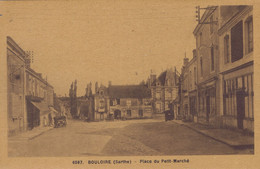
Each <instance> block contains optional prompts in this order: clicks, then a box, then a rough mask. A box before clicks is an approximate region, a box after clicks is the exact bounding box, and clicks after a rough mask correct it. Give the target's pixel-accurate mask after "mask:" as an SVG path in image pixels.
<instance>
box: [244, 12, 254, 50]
mask: <svg viewBox="0 0 260 169" xmlns="http://www.w3.org/2000/svg"><path fill="white" fill-rule="evenodd" d="M245 25H246V45H247V46H246V47H247V53H250V52H252V51H253V18H252V16H250V17H249V18H248V19H247V20H246V23H245Z"/></svg>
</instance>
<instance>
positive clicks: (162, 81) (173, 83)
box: [148, 69, 179, 113]
mask: <svg viewBox="0 0 260 169" xmlns="http://www.w3.org/2000/svg"><path fill="white" fill-rule="evenodd" d="M178 81H179V75H178V74H177V72H176V69H175V71H173V70H172V69H167V70H166V71H164V72H162V73H161V74H160V75H159V77H158V78H156V75H154V74H152V75H150V78H149V79H148V87H149V89H150V90H151V95H152V105H153V112H154V113H163V112H164V111H165V110H170V109H171V105H172V103H173V101H174V100H175V99H176V98H177V96H178Z"/></svg>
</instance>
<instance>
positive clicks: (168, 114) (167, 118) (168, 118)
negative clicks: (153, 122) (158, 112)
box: [163, 110, 174, 121]
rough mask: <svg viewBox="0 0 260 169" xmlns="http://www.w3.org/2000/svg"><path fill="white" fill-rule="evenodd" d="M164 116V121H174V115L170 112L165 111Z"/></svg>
mask: <svg viewBox="0 0 260 169" xmlns="http://www.w3.org/2000/svg"><path fill="white" fill-rule="evenodd" d="M163 113H164V114H165V121H169V120H173V119H174V113H173V112H172V111H170V110H166V111H164V112H163Z"/></svg>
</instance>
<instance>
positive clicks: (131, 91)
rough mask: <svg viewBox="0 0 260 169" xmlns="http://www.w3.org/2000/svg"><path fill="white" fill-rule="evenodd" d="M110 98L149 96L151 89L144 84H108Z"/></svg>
mask: <svg viewBox="0 0 260 169" xmlns="http://www.w3.org/2000/svg"><path fill="white" fill-rule="evenodd" d="M107 91H108V96H109V97H110V98H149V97H151V91H150V90H149V89H148V88H147V87H146V86H144V85H113V86H109V87H108V89H107Z"/></svg>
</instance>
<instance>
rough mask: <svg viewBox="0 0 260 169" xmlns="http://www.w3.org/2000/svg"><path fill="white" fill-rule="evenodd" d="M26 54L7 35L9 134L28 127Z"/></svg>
mask: <svg viewBox="0 0 260 169" xmlns="http://www.w3.org/2000/svg"><path fill="white" fill-rule="evenodd" d="M25 55H26V53H25V52H24V51H23V50H22V49H21V48H20V47H19V45H18V44H17V43H16V42H15V41H14V40H13V39H12V38H11V37H7V64H8V65H7V78H8V79H7V100H8V108H7V111H8V131H9V132H8V134H9V135H13V134H15V133H17V132H20V131H23V130H25V129H26V126H25V124H26V121H27V116H26V107H25Z"/></svg>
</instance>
